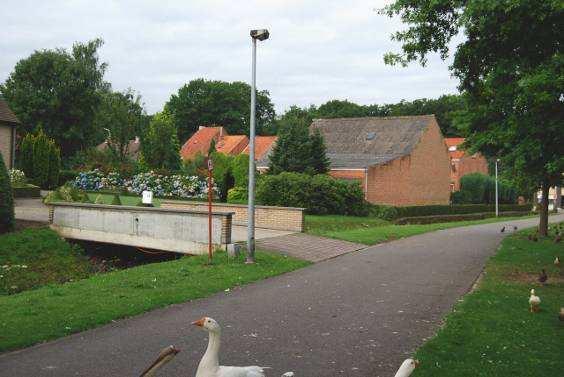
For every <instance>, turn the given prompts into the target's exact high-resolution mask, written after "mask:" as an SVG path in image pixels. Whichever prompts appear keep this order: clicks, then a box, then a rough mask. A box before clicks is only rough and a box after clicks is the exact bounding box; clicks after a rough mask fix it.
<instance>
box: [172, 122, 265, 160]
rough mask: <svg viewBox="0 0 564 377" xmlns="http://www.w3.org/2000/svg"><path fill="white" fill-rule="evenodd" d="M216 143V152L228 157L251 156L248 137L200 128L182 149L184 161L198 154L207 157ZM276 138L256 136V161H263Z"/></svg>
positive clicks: (220, 128)
mask: <svg viewBox="0 0 564 377" xmlns="http://www.w3.org/2000/svg"><path fill="white" fill-rule="evenodd" d="M212 141H213V142H215V150H216V151H218V152H220V153H223V154H228V155H238V154H241V153H245V154H249V138H248V137H247V136H246V135H229V134H228V133H227V131H226V130H225V129H224V128H223V127H204V126H200V128H199V129H198V131H196V133H194V134H193V135H192V136H191V137H190V138H189V139H188V140H187V141H186V142H185V143H184V145H183V146H182V148H181V149H180V155H181V157H182V159H183V160H185V161H186V160H191V159H193V158H194V157H195V156H196V155H197V154H202V155H207V154H208V150H209V149H210V146H211V144H212ZM275 141H276V136H256V138H255V160H259V159H261V158H262V157H263V156H264V155H265V154H267V153H269V152H270V150H271V149H272V145H273V144H274V142H275Z"/></svg>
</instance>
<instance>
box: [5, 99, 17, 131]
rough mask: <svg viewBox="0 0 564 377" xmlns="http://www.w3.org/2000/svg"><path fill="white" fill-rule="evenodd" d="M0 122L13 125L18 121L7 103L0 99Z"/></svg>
mask: <svg viewBox="0 0 564 377" xmlns="http://www.w3.org/2000/svg"><path fill="white" fill-rule="evenodd" d="M0 122H7V123H12V124H13V125H14V126H15V125H17V124H18V123H20V121H19V120H18V118H16V115H15V114H14V113H13V112H12V110H10V107H9V106H8V103H7V102H6V101H4V100H3V99H0Z"/></svg>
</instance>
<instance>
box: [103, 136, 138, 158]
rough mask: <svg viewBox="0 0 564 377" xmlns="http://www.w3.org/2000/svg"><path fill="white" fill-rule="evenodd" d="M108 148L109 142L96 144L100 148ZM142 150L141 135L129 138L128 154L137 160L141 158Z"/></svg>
mask: <svg viewBox="0 0 564 377" xmlns="http://www.w3.org/2000/svg"><path fill="white" fill-rule="evenodd" d="M107 148H108V142H107V141H104V142H103V143H101V144H98V145H97V146H96V149H98V150H101V151H103V150H106V149H107ZM140 151H141V142H140V139H139V137H135V139H131V140H129V144H128V145H127V155H128V156H129V157H130V158H132V159H133V160H135V161H137V160H138V159H139V152H140Z"/></svg>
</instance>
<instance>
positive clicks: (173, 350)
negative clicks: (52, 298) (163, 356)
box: [170, 346, 180, 355]
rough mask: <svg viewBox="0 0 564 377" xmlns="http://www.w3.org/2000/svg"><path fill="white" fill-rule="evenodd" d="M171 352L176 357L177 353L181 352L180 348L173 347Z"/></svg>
mask: <svg viewBox="0 0 564 377" xmlns="http://www.w3.org/2000/svg"><path fill="white" fill-rule="evenodd" d="M170 352H171V353H172V354H174V355H176V354H177V353H179V352H180V350H179V349H178V348H176V347H175V346H171V349H170Z"/></svg>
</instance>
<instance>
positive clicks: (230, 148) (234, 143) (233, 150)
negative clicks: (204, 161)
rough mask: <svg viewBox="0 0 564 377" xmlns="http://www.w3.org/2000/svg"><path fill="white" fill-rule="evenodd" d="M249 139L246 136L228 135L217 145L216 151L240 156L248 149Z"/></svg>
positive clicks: (220, 139)
mask: <svg viewBox="0 0 564 377" xmlns="http://www.w3.org/2000/svg"><path fill="white" fill-rule="evenodd" d="M248 144H249V139H248V138H247V136H245V135H227V136H224V137H222V138H219V140H218V141H217V142H216V144H215V150H216V151H218V152H220V153H224V154H239V153H241V152H242V151H243V149H245V147H247V145H248Z"/></svg>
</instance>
